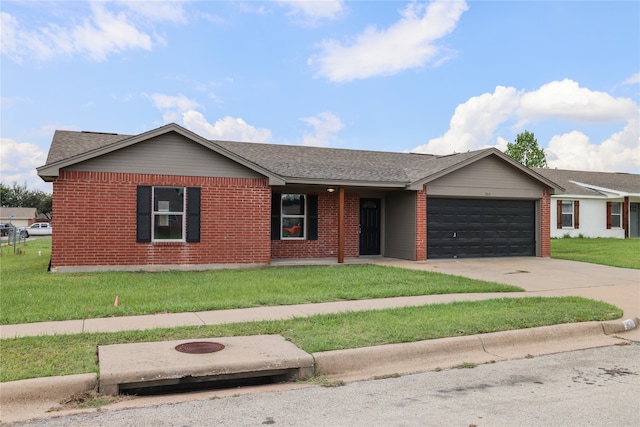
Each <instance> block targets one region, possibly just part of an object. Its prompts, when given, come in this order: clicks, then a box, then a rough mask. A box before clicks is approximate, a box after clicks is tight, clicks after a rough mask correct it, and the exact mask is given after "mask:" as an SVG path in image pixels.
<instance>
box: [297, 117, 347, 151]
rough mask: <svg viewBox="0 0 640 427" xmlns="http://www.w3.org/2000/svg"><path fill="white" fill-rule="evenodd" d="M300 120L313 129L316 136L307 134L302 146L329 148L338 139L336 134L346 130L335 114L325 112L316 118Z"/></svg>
mask: <svg viewBox="0 0 640 427" xmlns="http://www.w3.org/2000/svg"><path fill="white" fill-rule="evenodd" d="M300 120H302V121H303V122H305V123H306V124H308V125H309V126H312V127H313V130H314V134H311V133H309V132H305V133H304V136H303V137H302V145H307V146H316V147H328V146H329V145H330V144H331V142H333V141H334V140H335V139H336V134H337V133H338V132H339V131H340V130H341V129H342V128H344V124H342V122H341V121H340V119H339V118H338V117H337V116H336V115H334V114H333V113H329V112H324V113H319V114H316V115H315V116H310V117H303V118H301V119H300Z"/></svg>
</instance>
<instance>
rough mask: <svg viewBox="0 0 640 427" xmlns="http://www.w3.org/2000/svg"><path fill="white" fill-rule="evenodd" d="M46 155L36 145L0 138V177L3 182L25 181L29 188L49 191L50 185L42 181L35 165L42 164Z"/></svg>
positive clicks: (20, 182)
mask: <svg viewBox="0 0 640 427" xmlns="http://www.w3.org/2000/svg"><path fill="white" fill-rule="evenodd" d="M46 160H47V155H46V153H45V152H44V151H42V150H41V149H40V147H38V146H37V145H34V144H31V143H29V142H17V141H16V140H14V139H11V138H0V179H1V180H2V182H4V183H5V184H11V183H13V182H17V183H18V184H23V183H26V184H27V187H28V188H29V189H34V188H38V189H41V190H44V191H51V185H50V184H47V183H45V182H44V181H42V178H40V177H39V176H38V174H37V172H36V167H38V166H42V165H44V164H45V162H46Z"/></svg>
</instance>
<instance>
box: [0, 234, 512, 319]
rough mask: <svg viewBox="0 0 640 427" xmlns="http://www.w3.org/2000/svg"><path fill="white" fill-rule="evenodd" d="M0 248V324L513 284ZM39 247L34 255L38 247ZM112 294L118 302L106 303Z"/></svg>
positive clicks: (356, 268)
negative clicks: (59, 255)
mask: <svg viewBox="0 0 640 427" xmlns="http://www.w3.org/2000/svg"><path fill="white" fill-rule="evenodd" d="M19 249H20V250H21V251H22V252H24V253H22V254H20V255H14V254H13V248H9V247H4V248H2V258H1V259H0V260H1V267H0V268H1V273H0V274H1V279H2V280H1V283H0V292H1V293H2V298H1V299H0V323H2V324H16V323H30V322H42V321H54V320H68V319H83V318H95V317H107V316H131V315H141V314H152V313H164V312H170V313H177V312H192V311H205V310H222V309H231V308H243V307H257V306H273V305H288V304H304V303H318V302H326V301H340V300H360V299H370V298H390V297H397V296H410V295H433V294H452V293H470V292H513V291H516V292H517V291H522V289H520V288H518V287H515V286H507V285H501V284H497V283H490V282H484V281H481V280H473V279H467V278H464V277H458V276H448V275H444V274H440V273H432V272H426V271H416V270H407V269H401V268H393V267H383V266H375V265H341V266H337V265H336V266H304V267H264V268H246V269H238V270H213V271H200V272H179V271H171V272H163V273H131V272H107V273H48V272H47V265H48V263H49V258H50V254H51V240H50V239H41V240H33V241H29V242H27V244H26V245H24V246H20V247H19ZM39 253H42V255H41V256H39V255H38V254H39ZM116 296H117V297H118V302H119V306H118V307H114V301H115V298H116Z"/></svg>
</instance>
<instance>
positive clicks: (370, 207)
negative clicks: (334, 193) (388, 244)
mask: <svg viewBox="0 0 640 427" xmlns="http://www.w3.org/2000/svg"><path fill="white" fill-rule="evenodd" d="M360 255H380V199H360Z"/></svg>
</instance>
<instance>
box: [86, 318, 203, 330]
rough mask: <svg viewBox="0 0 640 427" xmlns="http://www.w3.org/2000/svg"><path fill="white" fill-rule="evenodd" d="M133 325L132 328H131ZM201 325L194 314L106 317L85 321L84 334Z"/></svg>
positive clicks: (200, 321)
mask: <svg viewBox="0 0 640 427" xmlns="http://www.w3.org/2000/svg"><path fill="white" fill-rule="evenodd" d="M132 325H135V327H134V328H132V327H131V326H132ZM197 325H203V322H202V320H201V319H200V318H199V317H198V315H197V314H196V313H162V314H151V315H146V316H124V317H108V318H99V319H87V320H85V322H84V332H120V331H130V330H131V329H137V330H146V329H155V328H175V327H177V326H197Z"/></svg>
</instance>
